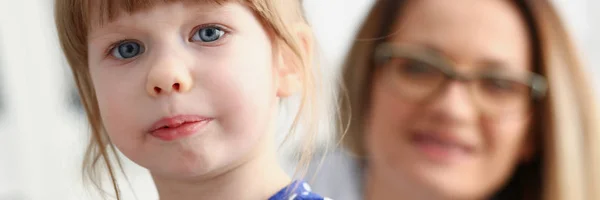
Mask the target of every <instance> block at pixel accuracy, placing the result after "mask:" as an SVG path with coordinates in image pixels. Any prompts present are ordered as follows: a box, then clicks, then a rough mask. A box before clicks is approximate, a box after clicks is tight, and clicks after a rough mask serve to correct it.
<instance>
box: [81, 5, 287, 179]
mask: <svg viewBox="0 0 600 200" xmlns="http://www.w3.org/2000/svg"><path fill="white" fill-rule="evenodd" d="M93 22H98V19H94V20H93ZM96 24H97V23H96ZM88 41H89V54H88V57H89V67H90V73H91V78H92V81H93V84H94V88H95V92H96V96H97V99H98V104H99V108H100V112H101V117H102V120H103V123H104V126H105V129H106V131H107V133H108V135H109V137H110V139H111V141H112V142H113V143H114V144H115V145H116V146H117V147H118V148H119V150H120V151H122V152H123V153H124V154H125V155H126V156H127V157H128V158H130V159H131V160H133V161H134V162H136V163H138V164H139V165H141V166H143V167H145V168H147V169H149V170H150V171H151V172H152V174H153V175H155V176H156V175H158V176H168V177H180V178H186V177H198V176H203V175H207V174H211V172H215V170H216V169H227V168H230V167H232V166H233V165H235V164H236V163H237V161H240V160H247V159H249V157H251V156H255V154H256V152H261V151H262V150H263V149H261V148H264V146H268V145H267V144H268V143H269V139H267V138H269V137H270V136H268V135H269V134H268V133H271V132H272V131H271V128H270V127H271V126H270V125H271V123H272V121H273V120H272V119H273V117H274V114H275V113H276V108H277V106H276V105H277V99H278V94H281V93H282V92H283V93H285V92H286V91H282V90H285V88H284V87H281V86H280V85H281V84H280V83H281V82H282V81H281V79H280V78H281V74H282V73H278V71H277V70H278V69H279V67H280V66H279V65H280V59H279V58H280V57H279V56H274V55H277V53H276V52H275V51H274V48H272V47H274V46H273V45H272V42H271V39H270V37H269V35H268V33H267V32H266V31H265V30H264V29H263V27H262V25H261V23H260V22H259V21H258V20H257V18H256V17H255V16H254V14H253V12H252V11H251V10H249V9H248V8H246V7H244V6H242V5H240V4H235V3H228V4H224V5H216V4H208V3H200V4H199V3H196V4H183V3H169V4H159V5H158V6H156V7H153V8H151V9H149V10H144V11H141V12H137V13H134V14H131V15H128V14H122V15H120V16H119V17H118V18H116V20H115V21H112V22H108V23H105V24H103V25H102V26H94V27H92V29H91V32H90V34H89V38H88Z"/></svg>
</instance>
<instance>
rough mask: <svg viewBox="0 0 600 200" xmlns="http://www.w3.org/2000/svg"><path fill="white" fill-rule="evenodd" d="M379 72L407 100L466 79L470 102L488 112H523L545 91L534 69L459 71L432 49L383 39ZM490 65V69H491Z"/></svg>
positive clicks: (418, 99) (377, 53)
mask: <svg viewBox="0 0 600 200" xmlns="http://www.w3.org/2000/svg"><path fill="white" fill-rule="evenodd" d="M375 61H376V64H377V65H378V66H379V67H382V70H384V71H383V72H384V73H382V75H383V76H384V78H385V79H386V80H388V81H389V82H390V83H391V84H392V85H393V87H395V88H396V89H397V90H398V94H399V95H400V96H401V97H402V98H404V99H405V100H407V101H411V102H423V101H426V100H428V99H431V98H433V97H434V96H436V95H437V94H441V93H442V92H443V91H444V89H445V88H446V87H447V85H448V84H449V83H451V82H452V81H459V82H463V83H467V84H466V85H467V87H468V89H469V92H470V95H471V97H472V99H473V102H474V103H475V104H477V105H476V106H477V107H478V109H480V111H482V112H485V113H486V114H488V115H493V116H498V115H506V114H525V113H529V112H530V108H529V107H530V104H531V102H532V101H533V100H540V99H542V98H543V97H545V95H546V90H547V84H546V80H545V78H544V77H543V76H541V75H539V74H536V73H533V72H524V73H517V72H510V70H507V69H505V68H502V67H500V66H491V67H489V69H488V70H487V71H482V72H479V73H475V74H461V73H459V72H457V71H455V70H454V68H455V67H454V63H452V62H451V61H450V60H449V59H446V58H445V57H443V56H441V55H439V53H434V52H433V51H431V50H429V51H428V50H426V49H423V48H417V47H413V46H409V45H395V44H394V45H392V44H389V43H383V44H381V45H379V46H377V48H376V50H375ZM490 69H491V70H490Z"/></svg>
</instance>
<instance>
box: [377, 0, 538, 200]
mask: <svg viewBox="0 0 600 200" xmlns="http://www.w3.org/2000/svg"><path fill="white" fill-rule="evenodd" d="M406 6H407V7H406V8H405V9H403V11H404V12H403V13H402V16H400V18H398V19H397V21H398V23H397V24H396V26H395V29H394V30H397V31H396V32H394V34H393V35H392V36H390V38H388V42H389V43H391V44H392V45H393V46H394V48H396V49H397V50H398V49H402V51H403V52H404V53H408V54H405V55H411V56H413V57H410V56H407V57H405V58H398V57H393V58H391V59H389V60H387V61H386V62H385V63H384V64H381V65H380V66H378V68H377V70H376V73H375V77H374V82H373V90H372V96H371V106H370V109H371V110H370V115H369V117H368V118H367V130H366V133H365V134H366V135H365V138H366V140H367V142H366V148H367V151H368V152H369V155H368V156H369V159H370V160H369V163H370V165H369V166H370V167H371V168H372V170H371V172H372V173H373V176H375V177H378V179H381V180H384V182H386V183H388V184H387V185H390V187H397V190H398V191H402V192H404V193H413V194H414V193H416V194H418V195H420V196H419V197H420V198H419V199H477V198H485V197H489V195H491V194H492V193H494V192H495V191H496V190H498V189H499V188H500V187H501V186H502V184H503V183H504V182H505V181H506V180H507V178H508V177H509V176H510V175H511V172H512V170H513V168H514V167H515V166H516V165H517V163H518V162H521V161H522V160H523V159H526V158H527V156H528V155H529V154H531V152H532V151H533V150H532V149H531V148H532V147H531V146H532V144H531V143H530V142H531V141H529V140H528V139H529V138H528V131H529V129H528V126H529V124H530V122H529V114H530V109H531V108H530V107H531V105H529V102H530V100H531V99H530V97H531V93H530V88H528V87H529V86H527V85H525V84H521V83H519V81H525V82H526V81H527V80H528V79H527V78H528V77H529V70H531V69H530V63H531V57H530V48H531V47H530V45H529V44H530V41H529V38H528V32H527V27H526V24H525V22H524V21H523V19H522V18H521V15H520V14H519V11H518V9H517V8H516V7H515V5H512V3H510V1H505V0H488V1H480V0H453V1H445V0H419V1H410V3H408V4H407V5H406ZM398 52H400V51H398ZM444 70H445V71H444ZM442 71H444V73H446V75H444V73H443V72H442ZM453 72H455V73H456V74H459V76H464V77H465V79H460V78H459V80H456V79H448V78H447V77H450V76H452V75H448V74H452V73H453ZM468 79H472V80H468Z"/></svg>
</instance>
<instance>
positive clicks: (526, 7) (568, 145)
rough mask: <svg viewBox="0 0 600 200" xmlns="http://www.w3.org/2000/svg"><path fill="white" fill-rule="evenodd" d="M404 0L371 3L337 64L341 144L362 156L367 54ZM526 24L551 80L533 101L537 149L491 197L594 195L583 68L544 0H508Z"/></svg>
mask: <svg viewBox="0 0 600 200" xmlns="http://www.w3.org/2000/svg"><path fill="white" fill-rule="evenodd" d="M407 2H409V1H400V0H383V1H377V2H376V3H375V5H374V7H373V8H372V10H371V11H370V13H369V14H368V16H367V18H366V21H364V22H363V24H362V27H361V29H360V31H359V33H358V35H357V37H356V42H355V44H354V46H353V47H352V49H351V50H350V52H349V54H348V57H347V60H346V62H345V65H344V66H343V75H342V78H343V82H344V86H345V88H342V91H343V92H341V95H340V96H339V100H340V103H341V105H340V106H341V115H342V118H341V123H342V124H343V125H346V126H348V128H347V132H345V133H343V134H340V139H342V140H343V144H344V145H345V146H346V147H347V148H349V149H350V150H351V151H352V152H353V153H354V154H356V155H357V156H358V157H361V158H363V159H364V158H365V154H366V152H365V149H364V146H363V130H364V118H365V116H367V115H368V112H369V107H368V106H369V97H370V96H371V94H370V92H371V91H370V88H371V81H372V80H371V79H372V76H373V71H374V62H373V57H372V55H373V52H374V48H375V46H376V45H378V44H379V43H381V42H383V40H385V38H386V36H389V35H391V34H393V31H394V30H391V29H390V27H392V26H393V25H394V23H397V21H398V17H399V16H400V15H401V12H402V9H404V8H405V7H406V6H405V4H406V3H407ZM512 2H514V4H515V5H516V7H518V9H519V11H520V12H521V14H522V15H523V16H524V19H525V21H527V23H528V28H529V32H530V35H531V37H530V38H531V40H532V41H531V42H532V43H533V50H532V56H533V57H534V61H533V66H534V71H536V72H537V73H540V74H543V75H544V76H545V77H546V78H547V80H548V81H549V95H548V96H547V97H546V99H544V100H543V101H542V102H540V104H538V105H535V106H536V115H535V117H534V123H533V125H532V127H531V128H532V132H533V133H535V135H534V137H535V139H536V140H537V141H536V143H537V144H536V146H537V153H536V155H535V158H534V159H532V162H530V163H528V164H522V165H520V166H519V167H518V169H517V171H516V172H515V174H514V175H513V177H512V178H511V180H509V181H508V185H507V186H506V187H504V188H501V189H500V191H499V192H498V194H497V197H499V198H500V199H547V200H551V199H557V200H570V199H600V188H598V187H600V173H599V172H600V171H599V170H600V155H599V154H600V126H599V125H597V124H596V123H597V122H599V121H600V120H599V118H598V115H597V113H598V112H597V108H596V107H595V102H596V101H595V96H594V95H593V94H592V89H591V88H590V84H589V82H588V81H587V79H586V73H585V70H584V69H583V67H582V65H581V64H580V63H579V61H578V59H577V52H576V51H575V48H574V47H573V45H572V43H571V41H570V39H569V35H568V34H567V31H566V30H565V28H564V26H563V24H562V22H561V20H560V17H559V15H558V14H557V12H556V11H555V9H554V8H553V6H552V5H551V3H550V2H549V1H544V0H525V1H522V0H521V1H512Z"/></svg>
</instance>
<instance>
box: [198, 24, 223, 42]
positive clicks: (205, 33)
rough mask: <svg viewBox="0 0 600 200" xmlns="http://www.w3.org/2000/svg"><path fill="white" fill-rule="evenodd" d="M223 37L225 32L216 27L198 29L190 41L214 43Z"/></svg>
mask: <svg viewBox="0 0 600 200" xmlns="http://www.w3.org/2000/svg"><path fill="white" fill-rule="evenodd" d="M223 35H225V31H223V30H221V28H219V27H216V26H209V27H205V28H201V29H198V31H196V32H195V33H194V36H193V37H192V41H201V42H215V41H217V40H219V39H221V37H223Z"/></svg>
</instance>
